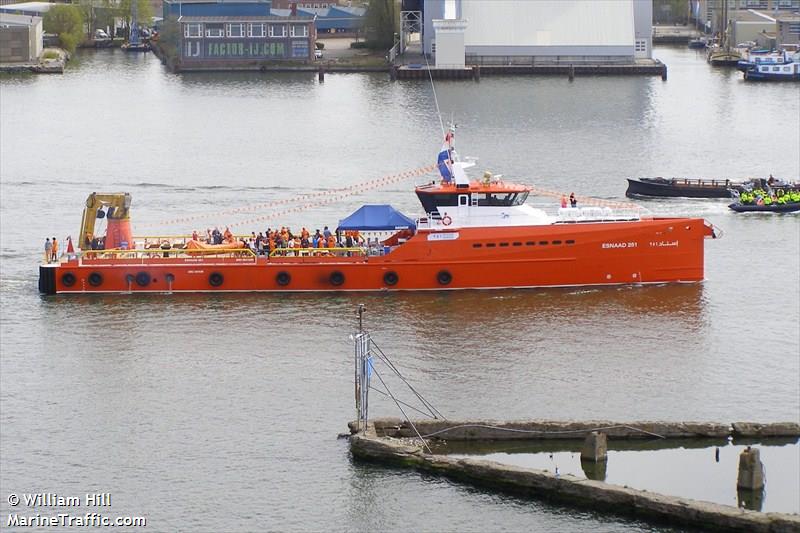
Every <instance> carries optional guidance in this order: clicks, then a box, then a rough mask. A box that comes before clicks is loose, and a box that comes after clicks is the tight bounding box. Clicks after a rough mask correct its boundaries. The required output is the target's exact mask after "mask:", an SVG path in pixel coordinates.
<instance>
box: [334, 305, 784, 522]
mask: <svg viewBox="0 0 800 533" xmlns="http://www.w3.org/2000/svg"><path fill="white" fill-rule="evenodd" d="M364 311H365V308H364V306H363V305H359V307H358V312H357V316H358V331H357V333H356V334H355V335H354V336H352V337H351V338H352V339H353V343H354V361H353V362H354V387H355V408H356V419H355V420H354V421H352V422H350V423H349V424H348V426H349V429H350V435H349V437H350V452H351V454H352V455H353V457H354V458H355V459H357V460H363V461H369V462H372V463H378V464H386V465H393V466H401V467H407V468H413V469H416V470H419V471H422V472H426V473H431V474H434V475H440V476H444V477H448V478H450V479H454V480H456V481H460V482H465V483H470V484H473V485H476V486H480V487H485V488H489V489H494V490H499V491H502V492H509V493H513V494H518V495H522V496H530V497H534V498H539V499H547V500H555V501H558V502H561V503H566V504H570V505H575V506H577V507H584V508H593V509H598V510H601V511H603V512H613V513H617V514H625V515H631V516H635V517H638V518H641V519H645V520H648V521H655V522H660V523H666V524H669V525H675V526H680V527H692V528H700V529H706V530H717V531H741V532H748V533H772V532H790V531H800V515H798V514H789V513H774V512H773V513H763V512H761V511H760V509H761V505H760V503H759V502H760V501H761V499H763V487H764V484H765V477H764V469H763V465H762V464H761V461H760V458H759V452H758V449H756V448H752V447H751V446H748V447H747V449H746V450H745V451H744V452H742V454H741V456H740V460H739V463H740V464H739V474H738V477H739V479H738V483H737V489H738V498H739V502H740V506H741V507H742V508H740V507H734V506H730V505H723V504H718V503H710V502H704V501H698V500H694V499H691V498H681V497H676V496H667V495H664V494H658V493H654V492H650V491H647V490H641V489H634V488H630V487H628V486H619V485H614V484H611V483H606V482H605V477H606V465H607V460H606V459H607V450H608V439H613V440H614V441H615V442H614V444H615V445H619V442H622V443H625V442H631V441H634V442H635V441H638V442H640V443H641V442H642V441H643V440H644V439H650V440H652V439H654V438H655V439H658V440H659V442H667V441H669V440H670V439H672V442H673V443H679V444H675V445H676V446H686V442H687V441H686V439H691V440H692V441H693V442H696V441H697V440H698V439H706V440H708V439H712V440H715V441H717V442H718V443H726V442H727V441H728V439H731V438H734V437H735V438H741V439H745V440H747V439H754V438H763V437H773V438H774V437H778V438H784V439H790V440H793V441H797V439H798V438H799V437H800V424H798V423H796V422H780V423H769V424H759V423H753V422H735V423H732V424H731V423H714V422H653V421H646V422H614V421H609V420H589V421H552V420H515V421H496V420H483V419H478V420H448V419H446V418H445V417H444V415H442V413H441V412H439V410H438V409H436V408H435V407H434V406H433V405H432V404H431V402H429V401H428V400H427V399H425V397H424V396H423V395H422V394H421V393H420V392H419V391H418V390H416V389H415V388H414V387H413V386H412V384H411V383H410V382H409V381H408V380H407V379H406V378H405V377H404V376H403V374H402V372H401V371H400V369H399V368H398V367H397V365H395V364H394V363H393V362H392V361H391V360H390V358H389V356H388V355H387V354H386V353H385V352H384V351H383V350H381V349H380V348H379V347H378V346H377V345H376V343H375V341H374V340H373V339H372V336H371V335H370V333H369V332H367V331H365V329H364V324H363V315H364ZM389 377H394V378H396V379H399V380H400V382H401V387H403V386H404V388H408V390H409V391H410V392H412V393H413V395H414V396H415V397H416V399H417V400H418V402H419V403H418V405H419V407H415V406H414V405H413V404H410V403H406V402H404V401H401V400H399V399H398V397H397V396H396V395H395V394H394V393H393V392H392V391H391V389H390V385H389V379H388V378H389ZM381 389H383V390H381ZM371 390H375V391H376V392H380V393H381V394H382V395H384V396H385V397H388V398H391V400H392V401H393V402H394V403H395V405H396V406H397V408H398V410H399V411H400V412H401V413H402V415H403V418H378V419H371V418H370V416H369V412H370V408H369V405H370V402H369V393H370V391H371ZM409 410H414V411H415V412H417V413H419V414H422V415H424V416H427V417H428V418H427V419H424V418H423V419H416V420H412V419H411V418H409V416H408V412H409ZM558 439H560V440H561V442H562V443H565V442H569V441H572V442H574V441H575V440H576V439H585V440H584V443H583V448H582V450H581V467H582V468H583V469H584V472H585V473H586V478H582V477H578V476H575V475H572V474H568V473H567V474H560V473H559V471H558V467H556V469H555V472H550V471H548V470H540V469H533V468H526V467H521V466H514V465H508V464H503V463H499V462H496V461H490V460H486V459H478V458H471V457H467V458H464V457H455V456H451V455H448V454H446V453H440V450H441V448H440V447H439V446H437V443H439V444H442V443H445V442H455V443H458V442H469V443H472V444H474V443H478V444H480V443H490V442H491V443H498V442H504V441H505V442H519V441H521V440H540V441H550V442H553V443H556V444H555V447H557V446H558V444H557V443H558ZM434 450H436V451H434ZM716 454H717V455H716V460H717V462H719V448H717V450H716ZM748 502H749V503H748ZM748 506H750V507H751V508H750V509H748V508H747V507H748Z"/></svg>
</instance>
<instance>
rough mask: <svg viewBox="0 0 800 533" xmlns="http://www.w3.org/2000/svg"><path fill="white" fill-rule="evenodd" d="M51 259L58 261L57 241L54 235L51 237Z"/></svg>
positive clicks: (54, 261)
mask: <svg viewBox="0 0 800 533" xmlns="http://www.w3.org/2000/svg"><path fill="white" fill-rule="evenodd" d="M52 260H53V263H56V262H58V241H57V240H56V238H55V237H53V245H52Z"/></svg>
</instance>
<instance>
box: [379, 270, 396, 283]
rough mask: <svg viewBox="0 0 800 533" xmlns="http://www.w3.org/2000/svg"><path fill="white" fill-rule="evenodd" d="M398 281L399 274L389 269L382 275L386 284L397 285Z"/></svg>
mask: <svg viewBox="0 0 800 533" xmlns="http://www.w3.org/2000/svg"><path fill="white" fill-rule="evenodd" d="M398 281H400V276H398V275H397V272H394V271H391V270H390V271H389V272H387V273H386V274H384V275H383V282H384V283H385V284H386V285H389V286H393V285H397V282H398Z"/></svg>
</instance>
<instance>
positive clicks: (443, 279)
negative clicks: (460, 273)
mask: <svg viewBox="0 0 800 533" xmlns="http://www.w3.org/2000/svg"><path fill="white" fill-rule="evenodd" d="M436 281H438V282H439V285H450V282H451V281H453V275H452V274H451V273H450V272H449V271H447V270H440V271H439V273H438V274H436Z"/></svg>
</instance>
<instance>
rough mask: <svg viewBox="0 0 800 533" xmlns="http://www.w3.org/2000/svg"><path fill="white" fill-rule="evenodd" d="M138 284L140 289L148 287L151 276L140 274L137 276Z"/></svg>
mask: <svg viewBox="0 0 800 533" xmlns="http://www.w3.org/2000/svg"><path fill="white" fill-rule="evenodd" d="M136 284H137V285H138V286H140V287H147V286H148V285H150V274H148V273H147V272H139V273H137V274H136Z"/></svg>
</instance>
